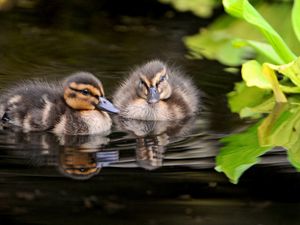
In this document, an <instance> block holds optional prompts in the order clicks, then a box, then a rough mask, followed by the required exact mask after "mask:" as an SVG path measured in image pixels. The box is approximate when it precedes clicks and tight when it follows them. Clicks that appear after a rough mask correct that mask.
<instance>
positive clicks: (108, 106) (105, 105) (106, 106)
mask: <svg viewBox="0 0 300 225" xmlns="http://www.w3.org/2000/svg"><path fill="white" fill-rule="evenodd" d="M99 100H100V103H99V104H98V105H96V107H97V108H98V109H100V110H103V111H107V112H110V113H119V112H120V111H119V109H117V108H116V107H115V106H114V105H113V104H112V103H111V102H110V101H108V100H107V99H106V98H103V97H99Z"/></svg>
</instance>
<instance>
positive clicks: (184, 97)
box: [113, 60, 200, 121]
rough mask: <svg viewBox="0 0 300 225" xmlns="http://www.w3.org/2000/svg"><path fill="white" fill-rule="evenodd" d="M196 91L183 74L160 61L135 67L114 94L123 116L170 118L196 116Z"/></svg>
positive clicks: (142, 118) (197, 92) (154, 119)
mask: <svg viewBox="0 0 300 225" xmlns="http://www.w3.org/2000/svg"><path fill="white" fill-rule="evenodd" d="M199 97H200V95H199V91H198V90H197V88H196V87H195V85H194V84H193V83H192V81H191V80H190V79H189V78H187V77H186V76H184V75H182V74H181V72H179V71H178V70H176V69H174V68H171V67H169V66H168V65H166V64H165V63H164V62H161V61H159V60H153V61H150V62H148V63H146V64H144V65H142V66H140V67H137V68H136V69H135V70H134V71H133V72H132V73H131V75H130V76H129V77H128V79H127V80H125V81H124V82H123V84H122V85H121V86H120V88H119V89H118V90H117V91H116V92H115V94H114V95H113V102H114V104H115V105H116V106H117V107H118V108H119V109H120V115H121V116H122V117H125V118H132V119H138V120H150V121H151V120H152V121H172V120H179V119H183V118H186V117H191V116H193V115H195V114H196V113H197V111H198V105H199Z"/></svg>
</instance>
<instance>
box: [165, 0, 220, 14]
mask: <svg viewBox="0 0 300 225" xmlns="http://www.w3.org/2000/svg"><path fill="white" fill-rule="evenodd" d="M159 1H160V2H162V3H168V4H172V6H173V7H174V8H175V9H177V10H178V11H180V12H186V11H191V12H193V13H194V14H195V15H196V16H200V17H205V18H206V17H210V16H211V15H212V13H213V9H214V8H215V7H217V6H220V5H221V0H159Z"/></svg>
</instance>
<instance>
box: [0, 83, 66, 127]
mask: <svg viewBox="0 0 300 225" xmlns="http://www.w3.org/2000/svg"><path fill="white" fill-rule="evenodd" d="M61 93H62V86H61V85H60V84H59V83H57V84H51V83H47V82H42V81H27V82H24V83H22V84H19V85H15V86H13V87H11V88H10V89H9V90H7V91H6V92H5V93H4V95H2V97H1V100H0V117H1V118H2V122H3V125H4V126H15V127H22V128H23V129H24V130H25V131H36V130H49V129H51V128H53V127H54V126H55V124H56V122H57V121H56V120H57V118H58V117H59V116H60V115H62V114H63V113H64V112H63V111H64V110H65V109H64V107H62V106H63V105H64V103H63V101H62V99H61ZM53 106H55V107H53Z"/></svg>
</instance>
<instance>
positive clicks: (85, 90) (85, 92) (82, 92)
mask: <svg viewBox="0 0 300 225" xmlns="http://www.w3.org/2000/svg"><path fill="white" fill-rule="evenodd" d="M80 93H81V94H83V95H90V92H89V91H88V90H87V89H84V90H80Z"/></svg>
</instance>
